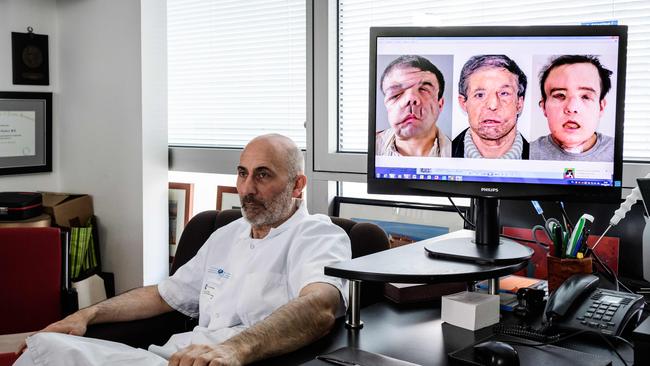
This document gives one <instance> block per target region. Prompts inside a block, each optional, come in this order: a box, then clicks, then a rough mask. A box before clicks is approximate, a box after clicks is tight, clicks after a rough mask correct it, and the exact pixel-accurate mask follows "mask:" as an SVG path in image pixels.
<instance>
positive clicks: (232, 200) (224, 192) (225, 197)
mask: <svg viewBox="0 0 650 366" xmlns="http://www.w3.org/2000/svg"><path fill="white" fill-rule="evenodd" d="M231 208H234V209H240V208H241V202H240V201H239V194H237V188H236V187H230V186H217V210H219V211H222V210H228V209H231Z"/></svg>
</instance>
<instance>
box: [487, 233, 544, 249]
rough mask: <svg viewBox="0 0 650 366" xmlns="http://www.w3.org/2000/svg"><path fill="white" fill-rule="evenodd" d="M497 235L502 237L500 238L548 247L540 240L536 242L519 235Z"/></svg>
mask: <svg viewBox="0 0 650 366" xmlns="http://www.w3.org/2000/svg"><path fill="white" fill-rule="evenodd" d="M499 236H500V237H502V238H506V239H510V240H515V241H523V242H524V243H531V244H539V245H540V246H541V247H542V248H544V249H546V250H548V248H549V247H548V245H546V244H544V243H541V242H539V243H538V242H536V241H535V240H531V239H524V238H520V237H517V236H512V235H506V234H499Z"/></svg>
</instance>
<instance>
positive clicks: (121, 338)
mask: <svg viewBox="0 0 650 366" xmlns="http://www.w3.org/2000/svg"><path fill="white" fill-rule="evenodd" d="M197 323H198V319H193V318H190V317H188V316H186V315H183V314H182V313H179V312H178V311H172V312H169V313H165V314H161V315H158V316H154V317H151V318H147V319H140V320H133V321H128V322H116V323H103V324H93V325H91V326H89V327H88V330H87V331H86V334H85V336H86V337H90V338H99V339H105V340H109V341H114V342H120V343H124V344H128V345H129V346H131V347H137V348H143V349H147V347H149V345H150V344H156V345H159V346H161V345H163V344H164V343H165V342H167V340H168V339H169V337H171V336H172V335H173V334H176V333H182V332H187V331H190V330H192V329H193V328H194V327H195V326H196V324H197Z"/></svg>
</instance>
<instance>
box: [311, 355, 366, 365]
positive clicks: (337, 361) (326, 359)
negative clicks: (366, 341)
mask: <svg viewBox="0 0 650 366" xmlns="http://www.w3.org/2000/svg"><path fill="white" fill-rule="evenodd" d="M316 359H317V360H320V361H323V362H327V363H331V364H332V365H339V366H361V365H359V364H358V363H356V362H352V361H346V360H342V359H340V358H336V357H330V356H316Z"/></svg>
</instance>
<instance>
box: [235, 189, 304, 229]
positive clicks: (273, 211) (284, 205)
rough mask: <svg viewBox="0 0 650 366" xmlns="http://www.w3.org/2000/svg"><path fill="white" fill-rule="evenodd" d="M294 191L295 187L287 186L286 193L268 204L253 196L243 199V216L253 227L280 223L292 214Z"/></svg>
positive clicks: (283, 192)
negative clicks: (292, 195)
mask: <svg viewBox="0 0 650 366" xmlns="http://www.w3.org/2000/svg"><path fill="white" fill-rule="evenodd" d="M292 191H293V187H292V186H291V185H287V188H286V189H285V190H284V191H282V192H280V194H278V195H277V196H275V197H274V198H272V199H271V200H270V201H267V202H264V201H261V200H258V199H256V198H255V197H254V196H253V195H248V196H244V197H241V198H240V200H241V204H242V207H241V212H242V215H243V216H244V218H245V219H246V221H248V222H249V223H250V224H251V225H253V226H270V225H273V224H275V223H277V222H280V221H282V220H283V219H285V218H286V215H288V214H289V213H290V212H291V210H290V208H291V205H292V203H293V199H292V197H291V193H292Z"/></svg>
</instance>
